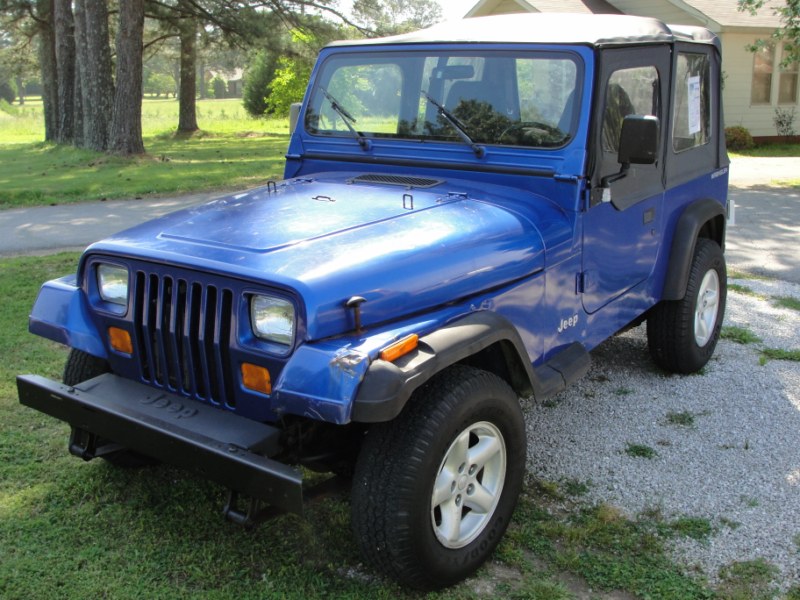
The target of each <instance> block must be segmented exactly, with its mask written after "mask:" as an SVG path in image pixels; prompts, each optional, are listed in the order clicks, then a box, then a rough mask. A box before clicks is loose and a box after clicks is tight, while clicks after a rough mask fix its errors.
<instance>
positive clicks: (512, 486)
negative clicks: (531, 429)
mask: <svg viewBox="0 0 800 600" xmlns="http://www.w3.org/2000/svg"><path fill="white" fill-rule="evenodd" d="M525 454H526V440H525V425H524V418H523V416H522V411H521V409H520V405H519V401H518V398H517V395H516V394H515V393H514V391H513V390H512V389H511V388H510V387H509V386H508V385H507V384H506V383H505V382H504V381H503V380H502V379H500V378H499V377H497V376H495V375H493V374H491V373H487V372H485V371H481V370H479V369H475V368H471V367H466V366H462V365H456V366H454V367H451V368H449V369H447V370H446V371H444V372H442V373H441V374H439V375H438V376H436V377H435V378H434V379H433V380H432V381H431V382H429V383H428V384H427V385H425V386H423V388H421V389H420V390H418V391H417V392H415V393H414V395H413V396H412V398H411V400H410V401H409V404H408V405H407V406H406V408H405V409H404V411H403V412H402V413H401V414H400V416H398V417H397V418H396V419H395V420H394V421H391V422H389V423H381V424H379V425H376V426H373V427H372V428H371V429H370V430H369V432H368V433H367V436H366V438H365V440H364V444H363V446H362V448H361V453H360V455H359V459H358V462H357V464H356V471H355V477H354V480H353V494H352V522H353V529H354V533H355V537H356V540H357V542H358V544H359V545H360V547H361V551H362V554H363V556H364V559H365V560H366V561H367V562H369V563H370V564H371V565H372V566H373V567H374V568H376V569H377V570H378V571H380V572H382V573H383V574H385V575H387V576H389V577H391V578H393V579H395V580H397V581H398V582H400V583H402V584H403V585H406V586H409V587H413V588H417V589H420V590H434V589H439V588H443V587H446V586H449V585H452V584H454V583H456V582H458V581H460V580H462V579H464V578H465V577H467V576H469V575H470V574H472V573H473V572H474V571H475V570H477V569H478V567H480V566H481V564H483V562H484V561H485V560H486V559H487V558H488V557H489V556H490V554H491V553H492V551H493V550H494V548H495V546H497V544H498V542H499V541H500V539H501V538H502V536H503V533H504V532H505V530H506V527H507V526H508V524H509V521H510V519H511V514H512V512H513V511H514V507H515V506H516V502H517V498H518V496H519V492H520V488H521V486H522V480H523V476H524V472H525Z"/></svg>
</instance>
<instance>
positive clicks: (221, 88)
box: [211, 75, 228, 100]
mask: <svg viewBox="0 0 800 600" xmlns="http://www.w3.org/2000/svg"><path fill="white" fill-rule="evenodd" d="M211 90H212V93H213V94H214V98H216V99H217V100H221V99H222V98H225V97H227V95H228V84H227V82H226V81H225V80H224V79H223V78H222V77H220V76H219V75H215V76H214V77H213V78H212V79H211Z"/></svg>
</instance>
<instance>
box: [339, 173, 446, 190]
mask: <svg viewBox="0 0 800 600" xmlns="http://www.w3.org/2000/svg"><path fill="white" fill-rule="evenodd" d="M347 183H382V184H384V185H401V186H403V187H406V188H430V187H433V186H436V185H439V184H441V183H444V180H443V179H431V178H429V177H409V176H408V175H386V174H382V173H366V174H364V175H359V176H358V177H353V178H352V179H349V180H348V182H347Z"/></svg>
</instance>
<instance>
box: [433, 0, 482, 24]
mask: <svg viewBox="0 0 800 600" xmlns="http://www.w3.org/2000/svg"><path fill="white" fill-rule="evenodd" d="M477 2H478V0H439V5H440V6H441V7H442V15H443V16H444V18H445V19H446V20H449V19H460V18H461V17H463V16H464V15H465V14H467V11H468V10H469V9H470V8H472V7H473V6H475V4H477Z"/></svg>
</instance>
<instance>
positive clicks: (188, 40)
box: [178, 0, 198, 133]
mask: <svg viewBox="0 0 800 600" xmlns="http://www.w3.org/2000/svg"><path fill="white" fill-rule="evenodd" d="M180 6H181V9H182V10H185V9H188V8H190V3H189V0H181V1H180ZM187 12H188V11H187ZM178 31H179V32H180V41H181V82H180V96H179V97H180V103H179V108H178V131H182V132H186V133H191V132H193V131H197V130H198V127H197V102H196V99H197V20H196V19H195V17H193V16H191V15H186V16H183V17H182V18H181V19H180V22H179V24H178Z"/></svg>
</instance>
